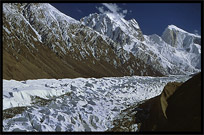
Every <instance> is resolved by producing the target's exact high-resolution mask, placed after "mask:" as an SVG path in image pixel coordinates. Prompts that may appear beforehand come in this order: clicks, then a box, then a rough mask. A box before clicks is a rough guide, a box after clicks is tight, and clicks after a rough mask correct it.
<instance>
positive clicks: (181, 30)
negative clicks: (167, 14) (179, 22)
mask: <svg viewBox="0 0 204 135" xmlns="http://www.w3.org/2000/svg"><path fill="white" fill-rule="evenodd" d="M167 29H170V30H176V31H180V32H183V33H188V32H186V31H185V30H183V29H181V28H179V27H177V26H175V25H173V24H171V25H168V27H167Z"/></svg>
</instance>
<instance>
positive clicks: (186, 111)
mask: <svg viewBox="0 0 204 135" xmlns="http://www.w3.org/2000/svg"><path fill="white" fill-rule="evenodd" d="M139 108H140V109H141V111H138V113H137V114H136V123H140V125H141V126H140V129H139V130H140V131H194V132H196V131H197V132H199V131H201V73H199V74H197V75H195V76H194V77H192V78H191V79H189V80H188V81H186V82H185V83H183V84H181V83H177V82H174V83H168V84H167V85H166V86H165V88H164V90H163V92H162V93H161V95H159V96H157V97H155V98H152V99H150V100H148V101H146V102H145V103H143V104H141V105H140V106H139ZM144 113H145V114H146V115H145V116H143V117H142V115H143V114H144Z"/></svg>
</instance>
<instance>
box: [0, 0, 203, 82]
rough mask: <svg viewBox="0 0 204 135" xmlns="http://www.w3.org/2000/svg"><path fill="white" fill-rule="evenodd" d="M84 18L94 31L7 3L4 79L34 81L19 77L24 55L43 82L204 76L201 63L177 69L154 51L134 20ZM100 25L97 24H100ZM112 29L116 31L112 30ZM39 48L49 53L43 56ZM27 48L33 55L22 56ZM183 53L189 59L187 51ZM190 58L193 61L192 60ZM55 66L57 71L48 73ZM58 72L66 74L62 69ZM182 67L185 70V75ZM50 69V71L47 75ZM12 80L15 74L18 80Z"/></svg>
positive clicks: (40, 9)
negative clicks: (115, 77) (81, 78)
mask: <svg viewBox="0 0 204 135" xmlns="http://www.w3.org/2000/svg"><path fill="white" fill-rule="evenodd" d="M94 16H98V17H99V20H100V19H101V20H102V22H103V23H104V24H109V25H106V27H102V25H101V26H100V25H97V27H98V29H97V28H96V27H95V28H93V27H94V26H95V25H96V23H95V24H94V23H93V21H94V19H91V18H89V17H94ZM103 17H105V18H103ZM111 17H112V19H111ZM114 17H116V19H119V20H120V22H117V23H116V22H114V20H115V18H114ZM86 18H87V19H86V20H88V19H89V20H90V22H92V24H93V25H92V26H90V24H91V23H89V25H88V24H86V21H83V20H85V19H84V18H82V19H81V20H80V21H77V20H75V19H73V18H71V17H69V16H66V15H65V14H63V13H61V12H60V11H58V10H57V9H56V8H54V7H53V6H51V5H50V4H46V3H43V4H39V3H35V4H33V3H30V4H26V3H23V4H14V3H13V4H6V3H4V4H3V50H4V51H3V56H4V60H3V71H4V72H3V78H5V79H17V80H19V79H20V80H21V79H32V78H33V77H31V76H33V75H31V73H26V74H27V75H24V76H21V74H22V72H23V71H21V70H20V69H21V68H22V67H25V64H22V63H18V59H17V58H18V57H19V56H20V54H21V56H22V57H19V58H21V61H27V60H28V61H29V62H28V63H27V65H26V66H27V69H29V65H34V66H37V67H38V68H39V69H40V70H39V72H46V73H45V74H47V75H44V76H41V75H37V76H36V77H34V78H52V77H54V78H65V77H103V76H124V75H150V76H163V75H169V74H189V73H195V72H198V71H200V70H199V63H200V61H199V60H198V61H196V60H194V63H193V64H191V63H187V62H186V63H184V64H183V63H182V62H184V61H186V60H185V59H186V58H185V57H181V56H179V59H181V62H180V63H178V64H177V63H176V64H175V63H174V62H175V61H173V60H172V61H171V60H170V59H172V58H173V57H172V56H170V55H169V56H168V57H170V58H169V59H168V58H167V56H165V55H161V52H159V47H158V45H157V44H158V43H156V45H155V44H154V43H153V42H152V41H150V40H149V36H146V35H143V34H142V31H141V30H140V28H139V24H138V23H137V22H136V20H135V19H131V20H129V21H126V20H124V19H123V18H118V17H117V16H113V14H107V15H104V16H102V17H101V16H100V15H99V14H91V15H90V16H88V17H86ZM96 18H97V17H96ZM96 18H95V19H96ZM113 18H114V19H113ZM99 20H98V21H97V23H101V21H99ZM22 24H23V25H22ZM110 26H112V27H111V28H110ZM107 30H108V31H107ZM14 41H15V42H16V43H14ZM150 44H152V45H150ZM36 46H38V47H36ZM41 46H43V47H45V48H46V49H44V51H42V50H41V49H42V48H41ZM165 46H166V48H165V49H161V50H169V47H168V45H165ZM24 47H26V48H27V50H28V51H29V53H24V51H26V50H25V49H22V50H21V48H24ZM193 47H194V49H191V50H195V52H196V51H197V52H198V51H199V50H200V48H199V47H197V46H196V47H195V46H193ZM196 49H197V50H196ZM23 50H24V51H23ZM39 50H41V51H39ZM170 50H171V51H172V50H173V51H176V53H180V52H179V51H178V50H176V49H175V48H171V47H170ZM38 51H39V52H42V53H45V55H44V56H43V57H42V56H41V57H40V58H39V57H34V58H35V59H34V58H32V57H31V56H32V55H34V56H35V55H36V56H37V55H41V54H39V53H38ZM48 52H49V53H50V54H52V57H51V56H49V54H48ZM195 52H193V51H191V52H190V53H192V56H194V59H196V58H198V57H199V55H195ZM6 53H7V54H6ZM19 53H20V54H19ZM176 53H175V54H174V55H173V56H175V55H176ZM183 53H184V54H186V52H184V51H183ZM25 54H27V55H25ZM186 55H187V56H189V57H190V55H188V54H186ZM29 57H31V58H29ZM54 57H56V58H54ZM9 58H12V60H11V59H10V60H11V61H12V63H16V64H13V65H12V68H13V70H9V66H11V64H10V63H8V62H6V61H7V60H6V59H9ZM50 58H51V59H55V60H57V61H58V62H56V63H58V64H51V63H53V62H51V59H50ZM43 59H44V60H43ZM42 60H43V61H44V64H42V65H44V66H42V65H41V64H39V63H42V62H39V61H42ZM29 63H30V64H29ZM45 63H46V64H45ZM54 63H55V62H54ZM164 63H166V64H164ZM179 64H180V66H179ZM182 64H183V65H182ZM17 65H18V66H17ZM51 65H52V66H53V68H52V69H50V68H48V67H50V66H51ZM192 65H193V66H192ZM41 66H42V67H41ZM55 66H56V67H55ZM60 67H64V68H62V69H60ZM181 67H184V69H182V68H181ZM30 68H31V69H30V70H34V69H36V68H33V66H30ZM46 68H47V69H49V70H50V71H47V69H46ZM55 68H56V69H57V70H55ZM66 68H67V70H66ZM196 68H198V69H196ZM15 70H16V71H15ZM185 70H186V71H185ZM54 72H55V73H54ZM53 73H54V74H55V75H53ZM12 74H16V75H15V77H14V76H12ZM57 74H59V75H57ZM71 74H72V75H71ZM18 76H19V77H18ZM20 76H21V77H20ZM34 76H35V75H34Z"/></svg>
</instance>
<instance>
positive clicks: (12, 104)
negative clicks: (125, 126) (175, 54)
mask: <svg viewBox="0 0 204 135" xmlns="http://www.w3.org/2000/svg"><path fill="white" fill-rule="evenodd" d="M189 78H190V76H183V75H180V76H168V77H150V76H147V77H142V76H131V77H130V76H125V77H103V78H98V79H96V78H76V79H58V80H57V79H37V80H26V81H15V80H3V88H4V89H3V112H4V114H3V115H5V116H3V117H5V118H4V119H3V131H34V132H35V131H107V130H110V129H111V128H113V127H114V125H113V122H114V120H115V119H118V118H120V113H121V112H122V111H123V110H125V109H127V108H128V107H131V106H133V105H137V104H138V103H140V102H142V101H145V100H147V99H150V98H152V97H155V96H157V95H159V94H160V93H161V92H162V90H163V88H164V86H165V85H166V84H167V83H168V82H174V81H177V82H185V81H186V80H188V79H189ZM20 107H25V108H26V109H25V110H24V111H22V112H20V113H19V114H15V115H14V116H13V117H6V112H9V110H11V111H12V109H13V110H14V109H18V108H20ZM134 127H135V126H134ZM134 129H135V128H134ZM135 130H136V129H135Z"/></svg>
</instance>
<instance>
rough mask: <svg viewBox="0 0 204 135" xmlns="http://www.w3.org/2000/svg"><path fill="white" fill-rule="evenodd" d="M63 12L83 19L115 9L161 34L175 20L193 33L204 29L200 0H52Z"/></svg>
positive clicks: (146, 30) (148, 29) (152, 31)
mask: <svg viewBox="0 0 204 135" xmlns="http://www.w3.org/2000/svg"><path fill="white" fill-rule="evenodd" d="M51 5H53V6H54V7H55V8H57V9H58V10H60V11H61V12H63V13H65V14H67V15H68V16H71V17H72V18H75V19H76V20H79V19H81V18H82V17H84V16H88V15H89V14H90V13H105V12H116V13H118V14H121V16H123V17H124V18H125V19H126V20H129V19H132V18H134V19H135V20H136V21H137V22H138V23H139V26H140V28H141V30H142V32H143V33H144V34H146V35H150V34H158V35H162V32H163V31H164V29H165V28H166V27H167V26H168V25H170V24H174V25H176V26H177V27H179V28H181V29H184V30H186V31H188V32H191V33H194V34H195V33H197V34H199V35H200V33H201V5H200V3H51Z"/></svg>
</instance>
